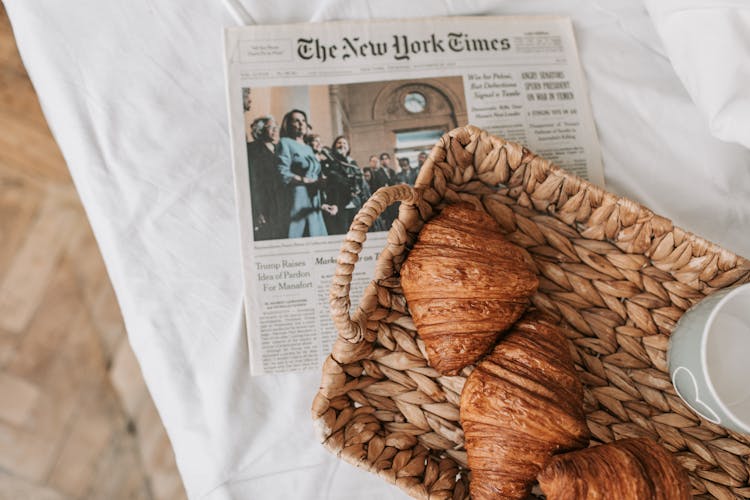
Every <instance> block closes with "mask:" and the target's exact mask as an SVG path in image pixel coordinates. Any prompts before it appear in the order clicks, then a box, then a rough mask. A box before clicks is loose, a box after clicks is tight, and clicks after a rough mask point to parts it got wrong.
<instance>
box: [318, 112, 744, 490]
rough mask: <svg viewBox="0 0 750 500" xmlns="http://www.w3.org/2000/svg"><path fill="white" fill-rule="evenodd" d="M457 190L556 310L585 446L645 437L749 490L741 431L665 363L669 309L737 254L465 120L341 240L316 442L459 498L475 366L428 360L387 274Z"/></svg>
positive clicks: (721, 485) (688, 301) (705, 484)
mask: <svg viewBox="0 0 750 500" xmlns="http://www.w3.org/2000/svg"><path fill="white" fill-rule="evenodd" d="M396 200H401V201H402V204H401V209H400V213H399V218H398V219H397V220H396V221H395V222H394V225H393V227H392V229H391V230H390V232H389V234H388V243H387V245H386V247H385V248H384V249H383V251H382V252H381V254H380V256H379V258H378V262H377V269H376V272H375V276H374V279H373V281H372V282H371V283H370V285H369V286H368V287H367V289H366V290H365V293H364V296H363V298H362V299H361V301H360V304H359V307H357V308H356V310H355V311H354V314H353V315H352V316H350V309H351V307H350V306H351V304H350V298H349V291H350V282H351V276H352V272H353V270H354V265H355V264H356V262H357V257H358V254H359V252H360V250H361V248H362V242H363V241H364V240H365V237H366V233H367V230H368V229H369V227H370V226H371V225H372V223H373V221H374V220H375V219H376V218H377V216H378V214H380V213H381V212H382V211H383V210H384V209H385V207H386V206H387V205H389V204H391V203H393V202H394V201H396ZM459 201H464V202H469V203H472V204H473V205H475V206H476V207H478V208H481V209H483V210H485V211H486V212H487V213H489V214H490V215H492V216H493V217H494V218H495V220H497V222H498V223H499V225H500V227H501V228H502V230H503V231H504V232H505V233H506V236H507V237H508V238H509V239H510V240H511V241H513V242H515V243H516V244H518V245H520V246H522V247H524V248H526V249H527V250H528V251H529V253H530V254H531V255H532V257H533V259H534V263H535V265H536V267H537V270H538V272H539V275H540V287H539V292H538V293H537V294H536V295H535V296H534V297H533V303H534V305H535V306H536V307H538V308H540V309H542V310H544V311H545V312H547V313H548V314H551V315H553V316H555V317H557V318H559V319H561V320H563V322H564V325H565V332H566V335H567V336H568V339H569V342H570V348H571V352H572V354H573V357H574V360H575V362H576V368H577V369H578V371H579V374H580V376H581V380H582V382H583V383H584V387H585V409H586V414H587V420H588V425H589V428H590V429H591V432H592V434H593V436H594V441H593V442H594V443H596V442H610V441H613V440H615V439H619V438H628V437H650V438H653V439H655V440H656V441H658V442H659V443H661V444H662V445H664V446H665V447H666V448H667V449H668V450H670V451H671V452H673V453H674V455H675V457H676V459H677V461H678V462H679V463H680V464H682V465H683V466H684V467H685V468H686V469H687V470H688V473H689V476H690V481H691V485H692V488H693V493H694V494H695V495H706V496H707V497H716V498H721V499H730V498H750V479H749V478H750V436H747V435H741V434H737V433H734V432H731V431H728V430H726V429H724V428H722V427H719V426H717V425H715V424H712V423H710V422H708V421H706V420H704V419H702V418H700V417H699V416H698V415H696V414H695V413H693V412H692V411H691V410H690V409H689V408H688V407H687V406H686V405H685V404H684V403H683V402H682V400H680V398H679V397H678V396H677V395H676V394H675V392H674V389H673V387H672V384H671V382H670V379H669V374H668V371H667V363H666V350H667V346H668V341H669V334H670V333H671V331H672V329H673V328H674V326H675V324H676V322H677V320H678V319H679V318H680V316H681V315H682V313H683V312H684V311H685V310H686V309H688V308H689V307H690V306H691V305H693V304H694V303H696V302H697V301H699V300H700V299H701V298H703V297H704V296H705V295H707V294H710V293H711V292H713V291H715V290H718V289H721V288H725V287H729V286H732V285H735V284H740V283H745V282H748V281H750V262H748V261H747V260H746V259H744V258H741V257H738V256H736V255H735V254H733V253H731V252H729V251H726V250H724V249H722V248H720V247H718V246H716V245H714V244H712V243H710V242H708V241H706V240H704V239H702V238H699V237H697V236H695V235H693V234H691V233H688V232H686V231H684V230H682V229H680V228H678V227H675V226H674V225H673V224H672V222H671V221H670V220H669V219H666V218H664V217H660V216H657V215H655V214H654V213H652V212H651V211H649V210H648V209H646V208H644V207H642V206H640V205H639V204H637V203H635V202H633V201H630V200H627V199H624V198H620V197H617V196H615V195H613V194H611V193H608V192H606V191H604V190H603V189H601V188H598V187H596V186H594V185H592V184H590V183H588V182H586V181H584V180H582V179H580V178H578V177H576V176H574V175H571V174H569V173H567V172H565V171H563V170H561V169H559V168H557V167H555V166H554V165H551V164H550V162H549V161H547V160H544V159H543V158H540V157H538V156H536V155H534V154H533V153H531V152H530V151H528V150H527V149H525V148H523V147H521V146H519V145H517V144H514V143H511V142H506V141H504V140H502V139H500V138H497V137H493V136H491V135H489V134H487V133H486V132H484V131H482V130H480V129H478V128H476V127H471V126H467V127H463V128H459V129H455V130H453V131H451V132H449V133H448V134H446V135H445V136H444V137H443V138H442V139H441V141H440V142H439V143H438V144H437V145H436V146H435V148H434V149H433V150H432V152H431V153H430V157H429V159H428V160H427V161H426V162H425V164H424V165H423V167H422V170H421V172H420V175H419V178H418V179H417V183H416V186H415V189H412V188H410V187H409V186H405V185H404V186H395V187H389V188H383V189H381V190H379V191H378V192H376V193H375V194H374V195H373V197H372V198H371V199H370V200H369V201H368V203H367V204H366V205H365V206H364V207H363V208H362V210H361V211H360V212H359V214H358V215H357V217H356V218H355V220H354V223H353V224H352V227H351V229H350V231H349V233H348V234H347V236H346V240H345V242H344V244H343V245H342V248H341V254H340V256H339V260H338V267H337V271H336V275H335V277H334V281H333V284H332V287H331V314H332V316H333V319H334V324H335V325H336V328H337V329H338V331H339V337H338V340H337V341H336V342H335V344H334V347H333V351H332V353H331V355H330V356H329V357H328V358H327V360H326V361H325V363H324V366H323V373H322V382H321V388H320V391H319V393H318V394H317V395H316V397H315V400H314V401H313V407H312V414H313V419H314V421H315V425H316V430H317V432H318V435H319V437H320V439H321V442H322V443H323V445H324V446H325V447H326V448H327V449H329V450H330V451H331V452H332V453H334V454H336V455H338V456H340V457H341V458H342V459H344V460H346V461H347V462H350V463H353V464H355V465H358V466H360V467H363V468H365V469H367V470H369V471H371V472H373V473H376V474H378V475H380V476H381V477H383V478H384V479H386V480H388V481H390V482H392V483H395V484H396V485H398V486H399V487H401V488H402V489H404V490H405V491H406V492H407V493H409V494H410V495H411V496H413V497H415V498H454V499H461V498H467V497H468V470H467V469H466V453H465V451H464V449H463V432H462V429H461V426H460V424H459V417H458V415H459V414H458V403H459V395H460V393H461V388H462V387H463V383H464V381H465V379H466V376H467V375H468V374H469V373H471V370H472V369H473V367H468V368H466V369H465V370H464V371H463V372H462V373H461V374H460V375H459V376H454V377H447V376H441V375H439V374H438V373H437V372H436V371H435V370H433V369H432V368H430V367H429V365H428V364H427V362H426V356H425V351H424V345H423V344H422V342H421V340H420V339H419V337H418V336H417V335H416V331H415V327H414V324H413V322H412V320H411V317H410V316H409V313H408V309H407V305H406V301H405V299H404V297H403V295H402V292H401V289H400V282H399V277H398V271H399V269H400V266H401V263H402V262H403V261H404V259H405V257H406V253H407V252H408V249H409V248H410V247H411V246H412V245H413V243H414V241H415V239H416V236H417V234H418V232H419V230H420V229H421V227H422V225H423V224H424V222H425V221H427V220H429V219H430V218H431V217H432V215H433V214H434V213H435V212H436V210H439V209H440V208H441V207H442V206H444V205H445V204H450V203H456V202H459Z"/></svg>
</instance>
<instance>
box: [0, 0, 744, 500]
mask: <svg viewBox="0 0 750 500" xmlns="http://www.w3.org/2000/svg"><path fill="white" fill-rule="evenodd" d="M5 3H6V8H7V10H8V13H9V16H10V19H11V22H12V25H13V28H14V31H15V34H16V38H17V41H18V46H19V49H20V51H21V55H22V57H23V60H24V62H25V64H26V66H27V68H28V71H29V74H30V76H31V79H32V81H33V83H34V86H35V87H36V90H37V92H38V94H39V98H40V100H41V103H42V106H43V109H44V112H45V115H46V117H47V119H48V121H49V124H50V126H51V129H52V131H53V133H54V135H55V137H56V138H57V140H58V142H59V144H60V147H61V149H62V151H63V154H64V155H65V158H66V160H67V162H68V165H69V167H70V170H71V173H72V175H73V179H74V181H75V183H76V186H77V188H78V191H79V193H80V196H81V199H82V201H83V204H84V206H85V208H86V210H87V213H88V216H89V218H90V220H91V224H92V227H93V229H94V233H95V234H96V237H97V240H98V242H99V245H100V247H101V250H102V253H103V255H104V259H105V261H106V264H107V268H108V270H109V273H110V277H111V280H112V283H113V285H114V288H115V291H116V293H117V297H118V299H119V301H120V305H121V308H122V312H123V315H124V318H125V322H126V326H127V329H128V333H129V336H130V341H131V343H132V345H133V348H134V350H135V353H136V355H137V357H138V360H139V361H140V363H141V367H142V369H143V373H144V375H145V378H146V381H147V383H148V386H149V389H150V390H151V393H152V395H153V397H154V400H155V402H156V404H157V407H158V408H159V411H160V413H161V416H162V418H163V420H164V423H165V425H166V428H167V431H168V433H169V435H170V438H171V439H172V443H173V444H174V449H175V452H176V456H177V462H178V465H179V468H180V471H181V473H182V475H183V478H184V481H185V486H186V488H187V491H188V493H189V495H190V496H191V498H211V499H225V498H236V499H256V498H264V499H275V498H279V499H286V498H331V499H333V498H340V499H384V498H401V497H402V494H401V493H400V492H399V491H398V490H397V489H396V488H395V487H393V486H390V485H388V484H386V483H385V482H383V481H381V480H380V479H378V478H376V477H375V476H372V475H370V474H367V473H365V472H362V471H360V470H357V469H355V468H354V467H351V466H349V465H347V464H345V463H343V462H340V461H339V460H337V459H335V458H334V457H333V456H330V455H329V454H328V453H327V452H326V451H324V450H323V448H322V446H320V445H319V444H318V443H317V442H316V440H315V438H314V435H313V429H312V425H311V421H310V416H309V407H310V402H311V399H312V397H313V395H314V393H315V392H316V390H317V387H318V384H319V380H320V379H319V374H318V373H312V372H311V373H299V374H289V375H283V376H266V377H259V378H250V377H249V376H248V366H247V342H246V337H245V332H244V330H243V329H244V323H243V319H242V283H241V271H240V252H239V248H240V243H239V237H238V228H237V223H236V216H235V208H234V207H235V205H234V197H233V188H232V174H231V167H230V159H229V138H228V133H227V118H226V110H225V96H224V81H223V79H224V71H223V63H222V60H221V55H222V36H221V29H222V27H224V26H231V25H235V24H236V22H235V20H234V18H233V17H232V16H231V15H230V14H229V13H228V11H227V9H226V8H225V7H224V5H223V3H222V2H221V1H220V0H181V1H177V0H172V1H170V0H163V1H160V2H152V1H147V0H131V1H129V2H121V1H117V0H81V1H78V2H59V1H57V0H35V1H30V0H5ZM279 3H280V2H259V1H257V2H256V1H252V0H246V3H245V6H246V8H247V11H248V12H249V14H250V16H251V17H252V19H253V20H254V21H255V22H257V23H279V22H292V21H303V20H315V21H319V20H325V19H333V18H347V17H350V18H355V17H356V18H363V17H364V18H366V17H392V16H393V15H394V14H395V13H397V14H398V15H400V16H411V17H416V16H428V15H460V14H473V15H477V14H543V13H546V14H564V15H570V16H571V17H572V18H573V21H574V26H575V30H576V36H577V40H578V44H579V48H580V55H581V61H582V65H583V69H584V72H585V75H586V78H587V81H588V86H589V90H590V96H591V102H592V106H593V111H594V116H595V119H596V124H597V130H598V133H599V137H600V140H601V144H602V151H603V159H604V164H605V177H606V182H607V187H608V188H609V189H610V190H611V191H613V192H615V193H618V194H621V195H625V196H628V197H630V198H633V199H635V200H637V201H639V202H641V203H643V204H645V205H647V206H649V207H650V208H651V209H653V210H654V211H655V212H657V213H659V214H662V215H665V216H667V217H670V218H672V219H673V220H674V221H675V223H676V224H678V225H680V226H682V227H684V228H686V229H688V230H691V231H693V232H695V233H698V234H700V235H702V236H704V237H707V238H709V239H711V240H713V241H715V242H717V243H719V244H721V245H723V246H725V247H727V248H729V249H732V250H734V251H736V252H738V253H741V254H744V255H750V236H749V235H750V151H749V150H748V149H746V147H744V146H742V145H740V144H744V145H745V146H750V139H749V138H748V134H749V133H750V111H749V109H750V108H749V104H748V102H749V101H748V92H750V90H748V89H750V70H749V69H748V64H749V63H750V57H749V56H748V54H750V50H749V49H748V45H749V44H750V38H749V36H750V35H748V33H750V27H749V25H750V21H748V18H749V17H750V16H749V15H748V10H747V7H743V3H744V2H740V1H737V2H720V1H716V2H710V7H706V6H705V5H703V4H706V3H708V2H698V1H691V2H677V1H669V2H660V1H657V0H652V1H649V9H650V10H646V7H645V6H644V5H643V4H641V3H639V2H633V1H632V0H609V1H590V2H589V1H573V0H570V1H567V0H566V1H551V0H550V1H544V0H537V1H526V2H516V1H513V2H511V1H500V0H497V1H481V0H475V1H469V0H466V1H456V2H447V1H445V2H428V1H419V2H404V1H401V0H396V1H393V0H390V1H387V2H381V1H376V0H371V1H367V0H357V1H351V2H350V1H344V0H341V1H327V2H326V1H324V2H320V3H314V2H308V1H307V0H294V1H289V2H284V3H283V5H282V6H280V5H279ZM743 8H744V13H743V12H742V9H743ZM457 22H459V21H457ZM703 25H706V26H703ZM670 58H671V59H670ZM714 135H715V136H716V137H718V138H720V139H723V140H726V141H733V142H734V143H731V142H722V141H721V140H719V139H718V138H716V137H714Z"/></svg>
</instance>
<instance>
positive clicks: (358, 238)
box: [330, 184, 419, 343]
mask: <svg viewBox="0 0 750 500" xmlns="http://www.w3.org/2000/svg"><path fill="white" fill-rule="evenodd" d="M418 197H419V194H418V191H417V190H415V189H414V188H412V187H411V186H409V185H407V184H398V185H396V186H385V187H382V188H380V189H378V190H377V191H375V193H374V194H373V195H372V196H371V197H370V199H368V200H367V202H365V204H364V205H363V206H362V208H361V209H360V210H359V212H357V215H355V216H354V220H353V221H352V225H351V226H350V227H349V232H348V233H346V237H345V239H344V243H343V244H342V245H341V250H340V251H339V257H338V260H337V261H336V271H335V273H334V276H333V283H332V284H331V293H330V305H331V319H332V320H333V324H334V326H335V327H336V330H337V331H338V332H339V336H340V337H342V338H343V339H345V340H347V341H349V342H353V343H355V342H359V341H360V340H362V338H363V337H364V333H365V330H366V329H367V326H366V323H367V322H366V319H364V317H363V315H362V314H358V313H359V312H360V311H358V313H357V314H355V317H354V318H352V317H351V316H350V315H349V310H350V309H351V299H350V297H349V292H350V289H351V286H350V285H351V282H352V273H354V265H355V264H356V263H357V260H359V253H360V252H361V251H362V244H363V243H364V241H365V240H366V239H367V231H368V230H369V229H370V227H371V226H372V225H373V223H374V222H375V220H376V219H377V218H378V217H379V216H380V214H382V213H383V212H384V211H385V209H386V208H388V206H390V205H392V204H393V203H395V202H397V201H403V202H407V203H409V204H414V203H416V201H417V198H418ZM389 240H390V237H389Z"/></svg>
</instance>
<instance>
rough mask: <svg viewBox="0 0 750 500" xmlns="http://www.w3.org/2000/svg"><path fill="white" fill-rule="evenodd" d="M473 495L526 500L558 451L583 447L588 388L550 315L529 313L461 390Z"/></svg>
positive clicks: (479, 366)
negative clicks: (545, 467)
mask: <svg viewBox="0 0 750 500" xmlns="http://www.w3.org/2000/svg"><path fill="white" fill-rule="evenodd" d="M460 419H461V425H462V427H463V429H464V436H465V446H466V452H467V455H468V462H469V468H470V469H471V483H470V489H471V495H472V498H474V499H475V500H478V499H489V498H518V499H520V498H525V497H526V496H527V495H528V494H529V491H530V488H531V486H532V484H533V482H534V480H535V478H536V475H537V474H538V472H539V470H540V469H541V467H542V466H543V465H544V463H546V462H547V461H548V460H549V458H550V456H551V455H552V454H554V453H558V452H563V451H566V450H572V449H578V448H582V447H584V446H586V445H587V444H588V439H589V430H588V427H587V426H586V419H585V415H584V412H583V389H582V386H581V383H580V380H579V379H578V376H577V374H576V372H575V367H574V365H573V361H572V359H571V356H570V352H569V351H568V346H567V342H566V340H565V337H564V335H563V334H562V332H561V331H560V330H559V328H558V327H557V326H556V324H555V323H554V321H553V320H551V319H549V318H548V317H546V316H544V315H542V314H540V313H538V312H532V313H527V314H526V315H525V316H524V317H523V318H521V320H519V321H518V322H517V323H516V324H515V325H514V327H513V329H512V330H511V332H510V333H509V334H508V335H507V336H506V337H505V338H503V340H502V341H501V342H500V343H499V344H498V345H497V346H496V347H495V348H494V349H493V351H492V352H491V353H490V354H489V355H488V356H487V357H486V358H485V359H484V360H483V361H482V362H481V363H479V364H478V365H477V367H476V369H475V370H474V371H473V372H472V374H471V375H470V376H469V377H468V379H467V381H466V384H465V386H464V389H463V391H462V393H461V405H460Z"/></svg>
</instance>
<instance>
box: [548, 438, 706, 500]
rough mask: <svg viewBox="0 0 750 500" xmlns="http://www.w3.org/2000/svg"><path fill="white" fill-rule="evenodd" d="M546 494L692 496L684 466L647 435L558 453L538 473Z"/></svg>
mask: <svg viewBox="0 0 750 500" xmlns="http://www.w3.org/2000/svg"><path fill="white" fill-rule="evenodd" d="M539 485H540V487H541V488H542V491H543V492H544V494H545V495H546V496H547V499H548V500H574V499H575V500H582V499H589V500H593V499H602V500H604V499H610V498H612V499H615V498H617V499H622V500H628V499H633V500H641V499H644V500H646V499H649V500H685V499H689V498H692V497H691V494H690V482H689V480H688V477H687V474H686V472H685V470H684V469H683V468H682V467H680V465H679V464H677V462H675V461H674V459H673V458H672V455H671V454H670V453H669V452H668V451H667V450H666V449H664V448H663V447H662V446H660V445H659V444H658V443H656V442H655V441H653V440H651V439H623V440H620V441H615V442H613V443H609V444H605V445H600V446H595V447H592V448H588V449H585V450H580V451H575V452H571V453H565V454H563V455H557V456H555V457H554V458H552V460H551V461H550V462H549V464H547V466H546V467H545V468H544V469H543V470H542V472H541V473H540V474H539Z"/></svg>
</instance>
